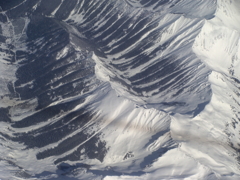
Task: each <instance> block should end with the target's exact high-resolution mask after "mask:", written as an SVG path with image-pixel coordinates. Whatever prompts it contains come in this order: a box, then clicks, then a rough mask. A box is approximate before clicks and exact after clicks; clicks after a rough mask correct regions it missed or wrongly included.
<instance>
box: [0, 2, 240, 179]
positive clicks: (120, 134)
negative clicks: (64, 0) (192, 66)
mask: <svg viewBox="0 0 240 180" xmlns="http://www.w3.org/2000/svg"><path fill="white" fill-rule="evenodd" d="M126 1H127V0H126ZM129 2H130V3H131V4H132V5H136V6H138V7H139V6H140V5H139V3H138V2H137V1H131V0H129ZM196 2H198V3H197V5H199V3H200V4H202V6H200V5H199V8H198V9H197V11H200V12H201V9H200V7H201V8H204V7H209V6H211V7H212V6H214V4H215V3H216V1H211V2H210V1H196ZM207 2H209V4H208V3H207ZM183 5H184V6H185V7H186V9H190V7H188V6H190V5H191V3H190V1H182V2H181V3H180V4H178V6H183ZM195 6H196V3H195V4H194V6H193V7H195ZM59 7H60V5H59ZM140 8H141V7H140ZM176 8H177V7H176ZM150 9H151V7H149V10H150ZM211 10H212V9H211ZM56 11H57V10H56ZM56 11H55V12H54V13H52V15H54V14H55V13H56ZM206 11H210V10H209V9H207V10H206ZM167 13H169V15H166V16H165V18H166V21H170V20H174V23H172V24H171V25H169V26H168V27H166V31H165V33H164V34H163V38H162V39H161V40H160V41H159V42H158V44H156V46H157V45H160V44H162V43H163V42H164V41H165V40H166V39H168V38H170V37H172V36H174V35H176V34H177V33H179V31H180V30H181V28H184V26H185V25H188V24H191V23H192V21H194V19H195V15H194V11H193V10H192V9H191V11H190V12H189V13H188V15H189V16H188V17H183V16H180V17H177V16H176V15H173V14H171V12H167ZM195 13H197V12H195ZM205 14H207V13H205ZM189 17H193V19H191V18H189ZM166 21H165V22H166ZM159 26H161V24H159ZM200 28H201V31H200V33H199V35H198V36H197V38H196V39H194V44H193V46H192V47H190V45H191V44H189V45H188V46H184V48H186V49H181V48H180V47H177V46H174V45H172V46H170V47H172V48H170V49H167V50H166V51H164V52H162V54H161V55H160V56H163V55H164V53H166V54H167V53H171V52H169V51H177V52H179V53H180V51H182V54H183V55H185V54H189V53H192V54H195V55H196V57H195V56H194V58H193V63H194V62H195V60H196V61H197V60H199V59H200V60H201V61H202V62H203V63H204V64H205V65H207V66H208V67H209V68H210V69H211V74H210V75H209V76H208V83H209V84H210V87H211V90H212V95H211V99H210V102H209V103H208V104H207V105H206V106H205V108H204V109H203V110H202V111H201V112H200V113H199V114H198V115H197V116H192V115H189V114H184V113H179V112H187V108H188V107H185V108H186V109H185V110H181V111H180V110H179V111H178V109H168V108H165V109H162V110H161V109H159V108H154V107H147V105H145V104H144V102H145V101H144V100H145V99H142V98H138V97H137V96H131V95H130V94H129V93H127V92H126V91H125V89H124V87H121V85H120V84H117V83H115V82H111V76H114V75H115V73H116V72H112V71H111V69H107V68H106V67H105V66H104V64H103V63H102V61H101V60H99V59H98V57H97V56H96V55H95V54H94V55H93V57H92V59H93V60H94V61H95V62H96V66H95V73H96V76H97V77H98V78H99V79H100V80H101V81H104V82H106V84H105V86H104V87H103V88H102V89H101V90H99V92H96V93H94V94H93V95H91V96H89V97H88V99H87V100H86V102H85V103H89V104H92V105H91V107H90V108H91V110H93V112H95V113H96V119H95V122H98V127H97V128H96V129H91V130H89V131H92V132H94V131H95V130H97V132H95V133H98V132H102V135H101V140H104V141H106V146H107V147H109V150H108V152H107V154H106V156H105V158H104V161H103V162H102V163H101V162H99V161H97V160H91V159H84V163H86V164H90V165H92V167H91V169H90V171H88V172H87V171H86V169H79V172H78V176H77V178H79V179H88V178H89V179H91V178H92V179H93V178H95V179H104V180H115V179H116V180H118V179H119V180H120V179H121V180H123V179H128V180H129V179H139V180H148V179H152V180H159V179H177V180H178V179H179V180H180V179H184V180H198V179H203V180H205V179H206V180H215V179H223V180H225V179H226V180H227V179H229V180H230V179H231V180H238V179H240V170H239V162H238V156H239V153H238V152H237V151H236V149H239V143H240V142H239V130H240V128H239V127H238V113H240V107H239V103H238V102H240V96H239V93H236V92H238V91H239V88H240V84H239V83H238V82H236V81H235V79H240V71H239V70H240V59H239V58H240V2H239V1H238V0H231V1H226V0H218V1H217V11H216V13H215V17H214V18H212V19H209V20H207V19H205V20H204V21H200V22H198V23H193V24H192V29H191V28H190V29H189V31H188V33H189V34H194V33H196V30H199V29H200ZM191 30H192V31H191ZM181 38H182V39H184V38H189V40H191V37H185V36H184V35H181V36H180V37H179V39H176V41H177V40H179V41H181V40H182V39H181ZM139 41H140V40H139ZM180 45H181V44H180ZM180 45H179V46H180ZM1 46H3V45H1ZM133 46H134V45H133ZM21 48H22V47H21ZM67 51H68V49H67V48H65V49H63V50H62V52H60V53H59V54H58V56H57V57H58V58H59V57H62V56H65V54H66V52H67ZM126 52H127V51H126ZM126 52H125V53H126ZM149 52H151V49H149ZM146 53H148V52H146ZM184 53H185V54H184ZM2 56H4V55H2V54H0V58H1V57H2ZM118 56H120V55H119V54H116V57H118ZM1 59H2V58H1ZM152 61H154V59H153V60H152ZM0 63H1V65H0V73H1V77H0V85H2V84H3V83H6V82H9V81H13V80H14V78H15V77H14V71H15V68H16V67H15V66H14V65H12V66H6V62H5V61H4V60H1V61H0ZM5 66H6V67H5ZM146 66H147V65H146ZM9 68H10V69H9ZM143 68H144V67H137V68H136V69H134V70H133V71H132V72H130V73H129V74H128V76H131V73H132V74H134V73H136V72H138V71H141V70H142V69H143ZM119 73H120V72H119ZM147 86H148V84H147ZM203 88H204V87H203ZM0 90H1V92H0V95H5V94H7V93H8V92H7V91H3V90H4V88H1V87H0ZM2 91H3V92H2ZM102 93H104V94H107V95H106V96H104V98H102ZM203 96H204V95H203ZM206 96H209V94H206ZM101 98H102V99H101ZM165 98H168V97H157V101H160V100H162V99H165ZM181 98H189V102H192V104H193V106H196V104H197V102H196V101H197V99H191V97H185V96H184V97H181ZM203 98H204V97H203ZM99 99H100V101H96V100H99ZM153 99H154V98H153ZM154 100H156V99H154ZM8 103H11V104H14V103H17V102H12V101H11V100H9V99H1V101H0V107H8V106H10V105H9V104H8ZM29 103H32V104H33V108H34V107H35V106H36V101H35V100H32V101H31V102H29ZM56 103H60V102H56ZM82 106H83V105H82ZM76 108H80V107H76ZM179 108H182V107H179ZM18 111H24V113H25V115H26V116H27V115H28V114H29V113H31V112H28V111H27V110H24V109H21V107H18V106H15V107H13V108H12V109H11V112H12V114H11V116H12V117H13V120H15V121H17V120H18V119H17V118H16V117H15V116H17V113H18ZM14 117H15V119H14ZM233 124H234V125H233ZM41 125H42V124H38V125H37V126H41ZM8 128H10V129H11V127H10V125H8V124H7V123H3V122H1V126H0V129H1V132H6V131H7V129H8ZM32 128H35V127H29V128H26V129H22V131H26V132H27V131H30V130H31V129H32ZM79 131H81V129H79ZM159 132H162V133H160V134H159V135H158V137H157V138H155V139H154V138H153V136H154V135H155V134H156V133H159ZM10 135H11V134H10ZM72 135H73V134H72ZM90 138H91V137H89V139H90ZM89 139H88V140H89ZM58 143H60V142H58ZM58 143H57V144H58ZM83 143H84V142H83ZM2 144H6V143H5V142H4V139H0V145H1V148H0V154H1V155H2V156H3V157H5V158H4V159H0V178H2V179H11V178H10V177H11V175H12V174H14V173H15V174H16V173H20V171H21V172H22V171H26V172H31V173H32V174H40V173H41V172H44V171H51V172H53V173H54V172H55V171H56V167H54V166H53V165H52V162H53V161H54V159H55V158H56V157H50V158H47V159H44V160H38V161H37V160H36V157H35V154H36V152H39V151H42V150H43V149H44V148H42V149H40V150H37V149H31V150H27V149H24V148H25V147H24V145H23V144H18V143H15V142H8V143H7V145H4V146H2ZM57 144H51V145H50V146H51V147H54V146H57ZM230 145H231V146H230ZM50 146H49V147H45V148H50ZM11 147H15V149H14V150H12V149H11ZM164 148H168V150H167V152H166V153H163V154H162V155H159V157H157V158H156V159H154V162H151V163H150V164H151V165H150V166H147V167H142V166H140V164H141V163H143V164H144V160H146V161H148V158H150V157H151V154H154V153H157V154H160V152H161V151H160V150H161V149H164ZM72 151H73V150H72ZM68 153H70V152H68ZM127 154H129V156H126V155H127ZM125 157H126V158H125ZM144 157H146V159H144ZM143 159H144V160H143ZM8 160H11V161H13V162H16V163H18V166H19V167H20V166H21V167H22V168H23V169H19V167H18V166H10V165H9V163H8ZM149 161H151V160H149ZM69 164H71V162H69ZM106 167H107V170H109V169H110V170H112V171H115V172H120V173H122V174H121V175H119V176H117V175H112V176H111V175H109V174H108V175H106V176H103V175H102V176H95V175H94V174H93V173H92V172H91V170H103V171H104V170H106ZM140 171H141V172H140ZM5 172H7V173H5ZM135 172H138V173H135ZM124 174H127V175H124ZM54 177H55V176H54V175H49V176H48V177H46V176H45V177H39V178H38V179H47V178H48V179H50V178H54ZM66 178H67V177H66ZM19 179H20V178H19ZM32 179H36V178H32ZM69 179H71V177H69Z"/></svg>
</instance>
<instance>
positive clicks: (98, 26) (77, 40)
mask: <svg viewBox="0 0 240 180" xmlns="http://www.w3.org/2000/svg"><path fill="white" fill-rule="evenodd" d="M10 2H12V3H10ZM22 2H23V1H14V3H13V1H8V2H7V1H2V2H1V3H0V6H2V9H3V10H4V11H5V10H7V9H10V10H8V11H7V12H6V14H3V13H0V22H2V23H7V18H6V17H8V20H10V21H11V23H12V24H13V26H14V31H15V33H21V31H23V29H24V27H25V26H24V18H26V19H28V20H29V21H30V22H29V24H28V26H27V31H26V40H25V39H23V38H22V39H21V43H23V44H25V45H26V49H24V48H23V49H16V47H17V45H16V44H14V43H12V44H11V43H9V44H7V47H8V48H7V50H5V49H0V51H1V52H3V53H6V54H7V55H8V59H6V61H8V62H9V63H10V64H17V65H19V66H18V69H17V71H16V80H15V81H12V82H9V83H8V90H9V91H10V94H8V95H7V96H8V97H11V98H12V99H14V100H16V101H17V103H16V104H14V105H10V106H9V107H8V108H0V114H1V115H2V116H1V117H0V122H4V123H7V124H8V125H9V127H8V128H9V129H11V135H8V134H5V133H6V132H4V133H3V132H0V134H1V136H2V137H4V138H3V139H9V140H11V141H13V142H17V143H20V144H22V145H23V146H24V148H23V150H36V154H34V155H35V156H36V160H37V161H39V162H45V161H47V160H48V159H53V158H54V160H52V163H53V164H55V165H56V168H58V170H57V171H56V174H55V175H56V177H54V178H52V179H60V178H63V179H64V178H66V179H67V178H68V179H69V180H71V179H73V180H74V179H77V178H74V173H77V172H78V170H79V169H81V170H83V171H86V172H88V173H90V174H93V176H102V177H104V176H121V175H131V176H141V175H144V174H145V172H144V169H145V168H147V167H150V166H151V165H152V164H153V163H154V162H155V161H156V160H157V159H158V158H160V157H162V156H164V155H165V154H166V153H167V152H169V151H170V150H172V149H175V148H177V146H178V144H177V143H176V142H174V140H172V139H171V140H169V146H168V147H160V148H158V149H157V150H156V149H155V150H153V151H151V152H149V153H148V155H146V156H145V157H141V159H140V160H139V161H138V162H141V163H140V164H138V165H136V164H134V162H133V163H132V164H131V165H130V166H129V168H133V169H134V168H135V166H136V167H137V168H138V170H136V171H133V172H132V173H125V172H122V171H121V170H120V168H118V167H116V168H115V167H106V169H104V170H101V169H99V170H92V169H91V167H92V166H91V165H89V164H84V163H78V162H79V161H80V162H84V161H85V160H86V159H90V160H97V162H99V163H100V164H101V163H104V160H105V157H106V155H107V153H108V151H109V149H110V148H111V147H110V146H108V144H107V142H105V141H104V138H103V137H102V136H103V135H104V134H102V132H101V130H100V127H99V126H98V124H97V123H96V122H95V118H96V117H98V114H97V112H96V111H95V109H93V108H92V104H91V103H92V102H93V100H92V101H88V98H89V97H91V96H92V95H96V94H97V95H98V96H99V97H98V98H96V99H95V100H96V102H94V103H96V104H97V103H99V104H101V100H102V99H103V98H104V97H105V96H107V93H105V92H101V91H102V90H101V88H103V87H105V86H104V83H103V82H101V81H100V80H99V79H98V78H97V77H96V75H95V65H96V64H95V62H94V60H93V59H91V57H92V55H95V56H96V57H97V58H99V62H101V65H102V66H103V67H105V68H106V69H108V70H109V71H110V72H111V73H112V74H111V76H109V81H108V82H106V83H110V84H118V85H119V86H117V88H119V89H120V90H122V91H124V92H127V94H128V95H129V96H128V95H127V96H126V97H125V96H123V97H122V98H126V99H128V100H130V101H131V100H134V99H135V97H137V98H140V99H142V100H143V101H144V102H145V104H143V105H142V104H141V103H140V102H136V103H139V104H140V106H144V107H145V109H151V108H153V109H157V110H159V111H163V112H165V113H169V114H170V115H173V114H175V113H182V114H187V115H189V114H191V115H193V116H197V115H198V114H199V113H201V112H202V110H203V109H204V108H205V107H206V105H207V104H208V103H209V101H210V98H211V93H212V92H211V87H210V85H209V83H208V75H209V72H210V69H209V68H208V67H207V66H205V65H204V64H203V63H202V62H201V61H200V60H199V58H197V56H196V55H195V54H194V53H192V52H189V53H188V54H182V51H184V49H191V47H192V45H193V42H194V39H195V37H196V36H197V35H198V33H199V32H200V31H201V28H202V26H203V20H204V19H212V18H213V17H214V15H213V14H214V11H215V9H214V8H211V7H210V8H209V11H208V12H207V13H205V14H197V13H194V12H193V11H191V12H188V13H186V14H185V9H184V8H185V7H184V5H185V4H184V3H188V2H190V1H187V0H185V1H175V0H173V1H169V0H148V1H147V0H140V1H136V0H125V1H120V0H116V1H114V0H99V1H97V0H80V1H77V0H62V1H61V0H50V1H49V0H41V1H40V0H26V2H24V3H22ZM199 3H201V1H199ZM17 4H18V6H17ZM13 7H14V8H13ZM165 8H169V13H170V14H171V15H172V16H174V17H173V18H172V17H171V18H170V17H168V18H169V20H166V21H167V23H165V24H164V26H162V25H161V26H159V24H160V22H161V21H162V20H163V19H164V17H165V15H166V14H167V13H166V12H165V11H164V9H165ZM165 10H166V9H165ZM161 13H162V14H161ZM156 16H159V17H157V18H156ZM182 17H187V18H190V19H192V21H191V22H189V23H186V26H184V27H183V29H182V30H181V31H179V32H178V33H176V35H172V36H171V38H169V39H167V40H166V41H164V43H159V41H161V38H162V35H163V34H164V33H165V30H166V29H167V28H168V27H169V26H170V25H172V24H174V23H176V24H177V23H178V20H179V19H181V18H182ZM168 18H166V19H168ZM193 19H194V20H193ZM192 27H194V28H195V30H194V31H193V32H189V33H188V35H189V37H185V35H184V34H185V33H186V32H188V31H191V29H192ZM2 32H3V30H2V29H0V42H3V43H5V41H6V39H7V38H6V37H4V36H2V35H1V34H2ZM180 35H181V38H180V39H178V38H179V37H180ZM142 37H144V38H142ZM141 38H142V39H141ZM187 38H189V39H188V40H186V39H187ZM140 39H141V41H140ZM158 40H159V41H158ZM156 44H157V45H156ZM175 47H177V48H176V49H174V48H175ZM173 49H174V50H173ZM171 50H173V51H171ZM164 53H165V54H164ZM161 54H164V55H161ZM143 67H144V68H143ZM236 81H238V80H237V79H236ZM201 85H206V86H204V88H200V87H201ZM109 87H110V86H109ZM119 89H117V90H119ZM204 95H205V96H206V97H205V98H202V97H203V96H204ZM131 97H132V99H131ZM164 98H165V99H164ZM32 100H35V101H36V104H35V106H34V107H32V106H33V105H32V104H31V103H30V101H32ZM134 102H135V101H134ZM14 108H19V109H20V110H21V109H31V111H29V112H30V113H29V112H28V113H25V112H22V114H17V113H16V114H14V113H12V111H13V109H14ZM169 109H170V110H169ZM100 120H102V119H101V118H99V121H100ZM103 121H104V120H103ZM169 126H170V125H169ZM83 127H84V128H85V127H86V129H84V130H80V129H81V128H83ZM25 129H27V130H26V132H24V130H25ZM90 129H94V131H88V130H90ZM98 131H100V132H98ZM169 131H170V129H166V130H164V131H160V132H154V133H155V134H153V135H150V138H149V140H148V141H147V143H146V144H145V145H144V148H147V147H148V146H149V145H150V144H152V143H153V142H155V141H157V140H158V138H159V137H161V136H163V135H164V134H165V133H167V132H169ZM46 147H47V148H46ZM34 152H35V151H34ZM127 152H128V151H127ZM133 157H135V156H134V152H128V153H127V154H126V155H125V156H124V155H123V161H125V162H126V161H131V158H133ZM69 161H70V162H72V163H76V164H75V165H70V164H68V163H67V162H69ZM133 166H134V167H133ZM81 170H79V171H81ZM123 171H124V170H123ZM51 175H54V174H52V173H50V172H42V173H40V174H37V175H35V176H34V177H36V178H40V177H48V176H49V177H50V176H51ZM69 176H72V177H69ZM23 177H24V175H23ZM26 177H27V175H26ZM186 177H187V176H186ZM178 178H185V176H184V175H180V176H178Z"/></svg>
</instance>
